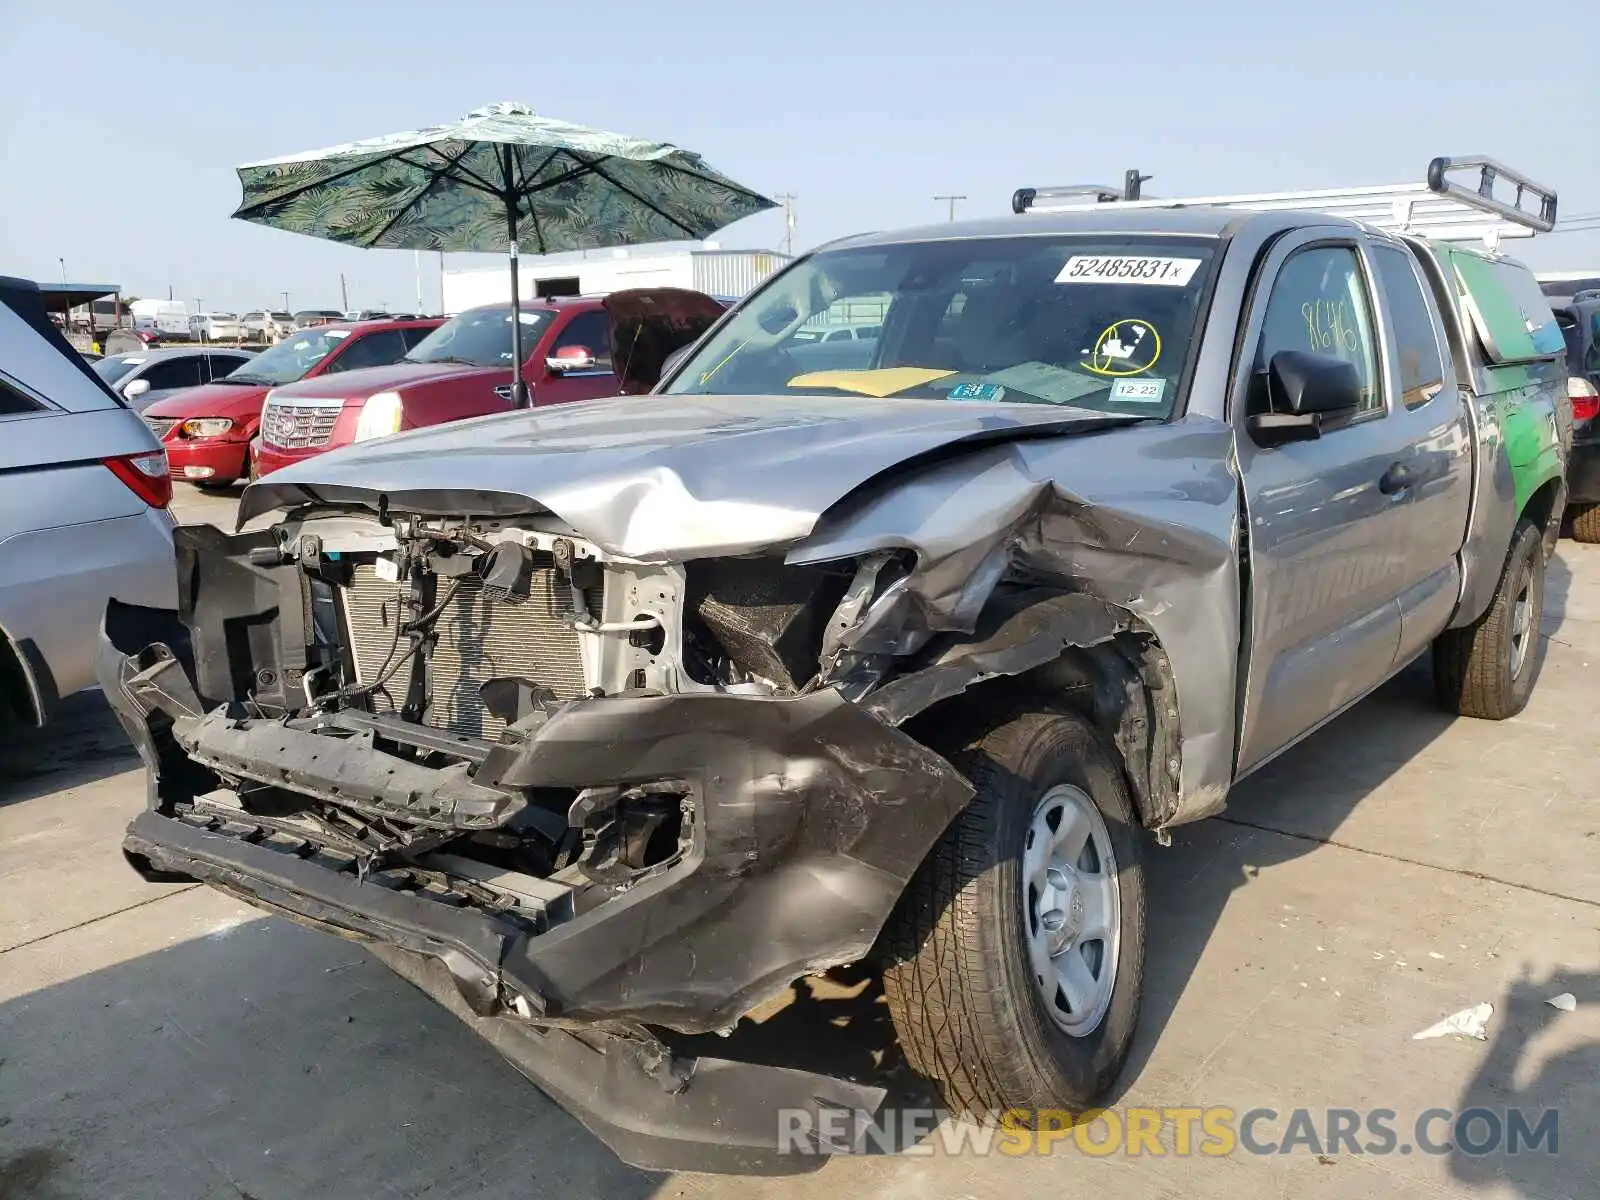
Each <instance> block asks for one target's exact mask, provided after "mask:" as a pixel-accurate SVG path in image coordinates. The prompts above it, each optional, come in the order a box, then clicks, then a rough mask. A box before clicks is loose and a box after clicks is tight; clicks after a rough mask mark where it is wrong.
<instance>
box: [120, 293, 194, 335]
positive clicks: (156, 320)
mask: <svg viewBox="0 0 1600 1200" xmlns="http://www.w3.org/2000/svg"><path fill="white" fill-rule="evenodd" d="M128 311H129V312H130V313H132V314H133V327H134V328H135V329H150V330H154V331H155V332H156V333H158V334H160V335H161V336H162V337H164V338H173V337H175V338H186V337H188V336H189V310H188V309H186V308H185V307H184V306H183V301H181V300H135V301H134V302H133V303H132V304H130V305H128Z"/></svg>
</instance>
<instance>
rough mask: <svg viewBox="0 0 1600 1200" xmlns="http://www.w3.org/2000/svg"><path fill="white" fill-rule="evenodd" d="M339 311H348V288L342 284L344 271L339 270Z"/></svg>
mask: <svg viewBox="0 0 1600 1200" xmlns="http://www.w3.org/2000/svg"><path fill="white" fill-rule="evenodd" d="M339 311H340V312H349V311H350V290H349V289H348V288H347V287H345V285H344V272H343V271H340V272H339Z"/></svg>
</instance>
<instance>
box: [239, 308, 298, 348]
mask: <svg viewBox="0 0 1600 1200" xmlns="http://www.w3.org/2000/svg"><path fill="white" fill-rule="evenodd" d="M239 327H240V328H241V329H242V330H243V331H244V337H245V340H246V341H252V342H271V341H276V340H277V339H278V338H281V337H288V336H289V335H290V334H291V333H293V332H294V317H293V315H292V314H290V313H286V312H264V311H261V310H259V309H257V310H255V311H253V312H247V313H245V315H244V316H242V317H241V318H239Z"/></svg>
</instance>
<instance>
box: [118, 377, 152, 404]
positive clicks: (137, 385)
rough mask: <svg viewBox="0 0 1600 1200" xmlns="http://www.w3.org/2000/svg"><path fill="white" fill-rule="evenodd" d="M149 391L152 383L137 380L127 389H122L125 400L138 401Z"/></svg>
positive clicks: (145, 380) (146, 380)
mask: <svg viewBox="0 0 1600 1200" xmlns="http://www.w3.org/2000/svg"><path fill="white" fill-rule="evenodd" d="M149 390H150V381H149V380H148V379H135V380H134V381H133V382H132V383H130V384H128V386H127V387H125V388H123V389H122V396H123V399H125V400H137V399H138V398H139V397H140V396H142V395H144V394H145V393H146V392H148V391H149Z"/></svg>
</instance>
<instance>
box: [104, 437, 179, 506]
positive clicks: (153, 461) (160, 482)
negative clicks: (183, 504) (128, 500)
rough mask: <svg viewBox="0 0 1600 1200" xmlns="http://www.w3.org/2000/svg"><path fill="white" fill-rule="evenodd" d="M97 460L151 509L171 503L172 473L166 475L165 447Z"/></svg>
mask: <svg viewBox="0 0 1600 1200" xmlns="http://www.w3.org/2000/svg"><path fill="white" fill-rule="evenodd" d="M100 461H101V462H103V463H104V464H105V465H106V466H107V467H108V468H110V470H111V473H112V474H113V475H115V476H116V477H117V478H118V479H120V480H122V482H123V483H125V484H127V485H128V487H129V489H130V490H131V491H132V492H133V494H134V495H135V496H137V497H139V499H141V500H143V501H144V502H145V503H146V504H148V505H149V506H150V507H151V508H165V507H166V506H167V505H169V504H171V503H172V476H170V475H169V474H167V452H166V451H165V450H150V451H146V452H145V453H143V454H119V455H118V456H117V457H116V458H102V459H101V460H100Z"/></svg>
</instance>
